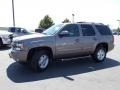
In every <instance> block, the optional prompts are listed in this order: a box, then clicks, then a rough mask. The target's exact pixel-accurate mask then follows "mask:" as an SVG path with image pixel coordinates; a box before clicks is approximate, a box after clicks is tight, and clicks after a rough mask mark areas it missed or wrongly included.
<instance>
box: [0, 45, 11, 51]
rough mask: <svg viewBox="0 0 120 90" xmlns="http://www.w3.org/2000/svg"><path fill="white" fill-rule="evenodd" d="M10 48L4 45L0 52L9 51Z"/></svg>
mask: <svg viewBox="0 0 120 90" xmlns="http://www.w3.org/2000/svg"><path fill="white" fill-rule="evenodd" d="M10 48H11V47H10V46H7V45H4V46H2V47H0V51H4V50H9V49H10Z"/></svg>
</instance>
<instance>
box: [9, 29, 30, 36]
mask: <svg viewBox="0 0 120 90" xmlns="http://www.w3.org/2000/svg"><path fill="white" fill-rule="evenodd" d="M8 32H11V33H13V36H14V37H17V36H23V35H28V34H30V32H28V31H27V30H26V29H24V28H20V27H9V28H8Z"/></svg>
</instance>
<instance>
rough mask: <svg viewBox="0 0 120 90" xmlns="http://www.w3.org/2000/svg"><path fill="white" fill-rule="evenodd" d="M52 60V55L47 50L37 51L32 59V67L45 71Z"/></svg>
mask: <svg viewBox="0 0 120 90" xmlns="http://www.w3.org/2000/svg"><path fill="white" fill-rule="evenodd" d="M49 62H50V56H49V55H48V52H47V51H45V50H40V51H36V52H35V53H34V54H33V57H32V59H31V61H30V65H31V67H32V68H33V69H34V70H35V71H44V70H45V69H46V68H47V67H48V65H49Z"/></svg>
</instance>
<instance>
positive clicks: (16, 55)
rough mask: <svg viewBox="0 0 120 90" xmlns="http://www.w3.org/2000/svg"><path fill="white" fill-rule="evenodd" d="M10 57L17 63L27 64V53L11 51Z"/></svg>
mask: <svg viewBox="0 0 120 90" xmlns="http://www.w3.org/2000/svg"><path fill="white" fill-rule="evenodd" d="M9 57H10V58H13V59H14V60H15V61H19V62H27V53H26V52H25V51H17V50H16V51H14V50H11V52H10V53H9Z"/></svg>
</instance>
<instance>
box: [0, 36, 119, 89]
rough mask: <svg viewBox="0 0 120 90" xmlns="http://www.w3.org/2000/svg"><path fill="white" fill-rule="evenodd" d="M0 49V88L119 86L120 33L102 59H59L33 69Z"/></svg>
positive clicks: (97, 87)
mask: <svg viewBox="0 0 120 90" xmlns="http://www.w3.org/2000/svg"><path fill="white" fill-rule="evenodd" d="M9 51H10V50H9V48H4V49H1V50H0V90H120V36H119V37H118V36H116V37H115V48H114V50H113V51H111V52H110V53H108V55H107V60H106V61H105V62H103V63H97V64H96V63H94V62H93V61H92V59H90V58H83V59H79V60H74V61H67V62H66V61H65V62H59V63H55V64H53V65H51V66H50V67H49V68H48V69H47V70H46V71H45V72H42V73H35V72H33V71H31V70H30V69H29V68H27V67H26V66H22V65H20V64H18V63H16V62H14V61H13V60H12V59H10V58H9V56H8V53H9Z"/></svg>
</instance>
